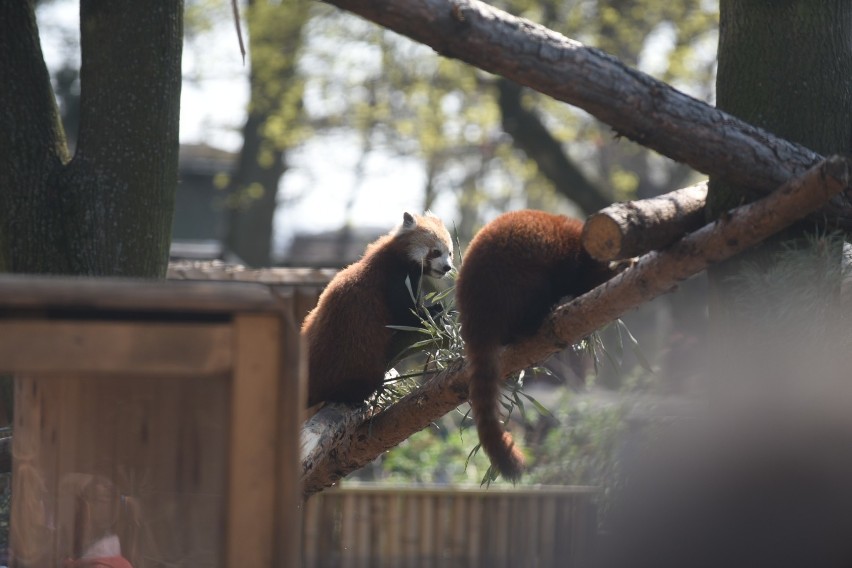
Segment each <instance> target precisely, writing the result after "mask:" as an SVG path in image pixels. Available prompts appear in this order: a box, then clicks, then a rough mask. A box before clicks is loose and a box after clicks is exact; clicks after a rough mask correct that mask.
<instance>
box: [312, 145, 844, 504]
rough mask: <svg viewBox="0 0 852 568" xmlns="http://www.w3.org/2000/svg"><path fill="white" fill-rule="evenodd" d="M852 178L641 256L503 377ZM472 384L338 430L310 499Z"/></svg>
mask: <svg viewBox="0 0 852 568" xmlns="http://www.w3.org/2000/svg"><path fill="white" fill-rule="evenodd" d="M850 180H852V160H849V159H846V158H841V157H832V158H829V159H828V160H826V161H824V162H821V163H819V164H818V165H817V166H815V167H813V168H811V169H809V170H807V171H806V172H805V173H804V174H802V175H801V176H797V177H796V178H794V179H792V180H790V181H788V182H787V183H785V184H783V185H782V186H781V187H779V188H778V189H777V190H776V191H775V192H773V193H771V194H770V195H768V196H767V197H764V198H763V199H759V200H758V201H755V202H754V203H750V204H748V205H743V206H741V207H738V208H736V209H734V210H732V211H730V212H729V213H728V214H726V215H724V216H723V217H722V218H721V219H719V220H718V221H715V222H713V223H710V224H709V225H705V226H704V227H702V228H701V229H699V230H697V231H695V232H693V233H690V234H689V235H687V236H686V237H684V238H683V239H681V240H680V241H678V242H677V243H675V244H674V245H672V246H671V247H669V248H667V249H665V250H663V251H659V252H651V253H649V254H647V255H645V256H643V257H642V258H640V259H639V262H638V263H637V264H636V266H634V267H632V268H630V269H628V270H626V271H624V272H622V273H621V274H619V275H618V276H616V277H615V278H613V279H611V280H609V281H608V282H606V283H604V284H603V285H601V286H598V287H597V288H595V289H594V290H591V291H590V292H588V293H586V294H583V295H582V296H580V297H578V298H576V299H575V300H573V301H571V302H569V303H567V304H564V305H562V306H559V307H557V308H556V309H555V310H554V312H553V313H552V314H551V315H550V317H548V319H547V320H546V321H545V322H544V324H543V325H542V326H541V328H540V329H539V331H538V333H536V335H534V336H533V337H530V338H529V339H527V340H525V341H523V342H521V343H518V344H515V345H510V346H509V347H508V348H506V350H505V351H504V352H503V353H502V355H501V368H502V370H503V373H504V375H509V374H511V373H513V372H515V371H519V370H521V369H524V368H527V367H530V366H531V365H534V364H536V363H538V362H540V361H542V360H543V359H545V358H547V357H548V356H549V355H551V354H553V353H556V352H557V351H559V350H560V349H563V348H565V347H566V346H568V345H570V344H572V343H576V342H578V341H579V340H581V339H582V338H583V337H586V336H588V335H589V334H591V333H592V332H594V331H595V330H596V329H599V328H601V327H602V326H603V325H605V324H607V323H609V322H611V321H613V320H615V319H616V318H618V317H620V316H621V315H623V314H624V313H626V312H628V311H630V310H632V309H634V308H636V307H638V306H640V305H642V304H643V303H645V302H647V301H649V300H651V299H653V298H655V297H657V296H659V295H661V294H664V293H665V292H668V291H670V290H671V289H672V288H674V287H675V286H676V285H677V284H678V283H679V282H681V281H682V280H685V279H686V278H688V277H690V276H692V275H693V274H696V273H698V272H700V271H702V270H704V269H705V268H707V266H708V265H709V264H712V263H715V262H721V261H723V260H725V259H727V258H730V257H731V256H733V255H735V254H737V253H739V252H742V251H744V250H746V249H748V248H751V247H753V246H754V245H756V244H757V243H759V242H760V241H762V240H763V239H765V238H767V237H769V236H771V235H773V234H775V233H777V232H778V231H780V230H781V229H783V228H785V227H787V226H788V225H790V224H791V223H793V222H794V221H796V220H798V219H800V218H801V217H802V216H803V215H807V214H808V213H810V212H812V211H814V210H816V209H818V208H819V207H820V206H821V205H822V204H823V203H825V202H826V201H827V200H829V199H830V198H831V197H832V196H834V195H837V194H838V193H839V192H841V191H843V190H847V189H849V186H850ZM468 381H469V369H468V367H467V365H465V364H464V363H463V362H459V363H457V364H456V365H454V366H452V367H450V368H448V369H446V370H445V371H442V372H441V373H439V374H438V375H436V376H435V377H433V378H432V380H430V381H428V382H426V383H425V384H424V385H423V386H422V387H421V388H419V389H417V390H416V391H414V392H413V393H411V394H409V395H407V396H405V397H403V398H402V399H401V400H400V401H399V402H397V403H395V404H393V405H392V406H390V407H388V408H387V409H385V410H384V411H382V412H380V413H379V414H377V415H376V416H374V417H372V418H371V419H369V420H367V421H366V422H364V423H362V424H360V425H359V426H357V427H354V428H351V429H349V431H348V432H347V433H345V434H343V435H341V432H340V431H339V430H336V431H335V436H336V438H337V439H338V440H341V441H340V443H338V444H337V446H336V447H335V448H334V449H332V450H330V451H327V452H325V453H323V454H322V455H319V456H318V455H312V458H311V463H303V474H304V476H305V477H304V479H303V482H304V488H303V490H304V493H305V496H306V497H307V496H309V495H311V494H312V493H316V492H317V491H321V490H322V489H323V488H325V487H328V486H330V485H332V484H334V483H336V482H337V481H338V480H339V479H340V478H341V477H343V476H345V475H346V474H348V473H349V472H351V471H354V470H356V469H359V468H361V467H363V466H364V465H366V464H367V463H369V462H370V461H372V460H373V459H375V458H376V457H378V456H379V455H381V453H382V452H384V451H386V450H388V449H390V448H392V447H394V446H396V445H397V444H399V443H400V442H402V441H403V440H405V439H406V438H408V437H409V436H410V435H411V434H413V433H415V432H417V431H419V430H422V429H423V428H425V427H427V426H428V425H429V424H430V423H431V422H432V421H434V420H437V419H438V418H440V417H441V416H443V415H444V414H446V413H447V412H450V411H451V410H452V409H454V408H455V407H456V406H458V405H459V404H461V403H463V402H464V401H465V400H467V384H468Z"/></svg>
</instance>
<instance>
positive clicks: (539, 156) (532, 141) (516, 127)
mask: <svg viewBox="0 0 852 568" xmlns="http://www.w3.org/2000/svg"><path fill="white" fill-rule="evenodd" d="M497 92H498V103H499V107H500V116H501V120H502V123H503V130H505V131H506V132H507V133H508V134H510V135H511V136H512V140H513V141H514V143H515V146H516V147H517V148H519V149H520V150H523V151H524V152H525V153H526V154H527V157H528V158H530V159H531V160H533V161H535V163H536V164H537V165H538V168H539V170H541V173H543V174H544V176H545V177H546V178H547V179H548V180H550V183H552V184H553V189H555V190H556V191H557V192H558V193H560V194H561V195H563V196H564V197H566V198H567V199H570V200H571V201H573V202H574V203H576V204H577V205H578V206H579V207H580V208H581V209H582V210H583V211H585V212H586V213H587V214H591V213H594V212H595V211H597V210H598V209H602V208H604V207H606V206H607V205H609V204H610V203H611V202H612V200H611V199H609V198H608V197H605V196H604V195H602V194H601V191H600V189H599V188H598V187H596V186H595V185H594V184H593V183H591V182H590V181H589V180H588V179H587V178H586V176H585V175H584V174H583V172H581V171H580V169H579V168H577V166H576V165H575V164H574V163H573V162H572V161H571V159H570V158H569V157H568V155H567V154H566V153H565V150H563V148H562V144H561V143H560V142H559V140H557V139H556V138H554V137H553V135H552V134H551V133H550V132H549V131H548V130H547V127H545V125H544V124H543V123H542V121H541V119H540V118H539V116H538V115H537V114H536V113H535V112H534V111H532V110H530V109H528V108H525V107H524V105H523V102H522V100H521V99H522V95H523V89H522V87H521V86H520V85H518V84H517V83H515V82H513V81H509V80H508V79H503V78H500V79H498V80H497Z"/></svg>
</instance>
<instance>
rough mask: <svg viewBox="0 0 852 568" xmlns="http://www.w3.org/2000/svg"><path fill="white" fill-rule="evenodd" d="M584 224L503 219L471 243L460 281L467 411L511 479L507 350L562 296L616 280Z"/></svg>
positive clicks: (519, 462) (548, 217)
mask: <svg viewBox="0 0 852 568" xmlns="http://www.w3.org/2000/svg"><path fill="white" fill-rule="evenodd" d="M582 231H583V223H582V221H578V220H576V219H571V218H569V217H565V216H564V215H554V214H551V213H545V212H543V211H532V210H524V211H513V212H510V213H505V214H503V215H501V216H499V217H497V218H496V219H494V220H493V221H491V222H490V223H488V224H487V225H485V227H483V228H482V230H480V231H479V232H478V233H477V234H476V235H475V236H474V238H473V240H472V241H471V242H470V245H469V246H468V249H467V252H466V253H465V256H464V262H463V263H462V266H461V268H460V269H459V277H458V280H457V281H456V307H457V308H458V310H459V318H460V320H461V326H462V327H461V335H462V339H464V342H465V356H466V358H467V361H468V364H469V365H470V373H471V375H470V391H469V399H470V406H471V408H472V410H473V417H474V420H475V422H476V429H477V432H478V433H479V442H480V445H481V446H482V448H483V449H484V450H485V453H486V454H487V455H488V457H489V458H490V459H491V463H492V464H493V465H494V467H496V468H497V470H498V471H499V472H500V473H501V474H502V475H503V477H505V478H507V479H510V480H513V481H514V480H517V479H518V478H519V477H520V475H521V473H522V472H523V469H524V459H523V454H522V453H521V451H520V449H519V448H517V447H516V446H515V444H514V442H513V440H512V436H511V435H510V434H509V433H508V432H506V431H504V429H503V427H502V425H501V422H500V410H499V402H500V387H501V384H502V382H503V372H502V369H501V368H500V359H499V356H500V352H501V350H502V348H503V347H504V346H506V345H509V344H511V343H516V342H518V341H519V340H520V339H523V338H524V337H527V336H530V335H533V334H534V333H535V332H536V331H537V330H538V328H539V327H540V326H541V324H542V322H543V321H544V318H545V317H546V316H547V314H548V313H550V310H551V309H552V308H553V307H554V305H555V304H556V303H557V302H558V301H559V299H560V298H563V297H565V296H579V295H580V294H583V293H585V292H588V291H589V290H591V289H592V288H594V287H595V286H597V285H598V284H601V283H603V282H605V281H606V280H608V279H609V278H610V277H612V276H613V275H614V274H615V272H617V270H613V269H611V268H610V267H609V265H608V264H607V263H603V262H599V261H597V260H595V259H593V258H592V257H591V256H589V254H588V253H587V252H586V251H585V249H584V248H583V245H582V243H581V241H580V235H581V233H582Z"/></svg>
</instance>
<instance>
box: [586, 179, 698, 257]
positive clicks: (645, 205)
mask: <svg viewBox="0 0 852 568" xmlns="http://www.w3.org/2000/svg"><path fill="white" fill-rule="evenodd" d="M706 200H707V182H706V181H702V182H700V183H697V184H695V185H691V186H689V187H685V188H683V189H678V190H677V191H672V192H671V193H666V194H665V195H660V196H658V197H652V198H650V199H640V200H638V201H625V202H623V203H613V204H612V205H610V206H609V207H606V208H605V209H601V210H600V211H598V212H597V213H594V214H593V215H591V216H590V217H589V218H588V219H587V220H586V224H585V225H584V227H583V246H584V247H585V248H586V250H587V251H588V252H589V254H590V255H592V256H593V257H595V258H597V259H598V260H618V259H622V258H631V257H634V256H639V255H640V254H645V253H646V252H648V251H652V250H659V249H661V248H663V247H665V246H667V245H670V244H672V243H673V242H675V241H676V240H678V239H679V238H681V237H682V236H684V235H685V234H687V233H689V232H691V231H694V230H695V229H698V228H699V227H701V226H702V225H703V224H704V222H705V218H704V203H705V201H706Z"/></svg>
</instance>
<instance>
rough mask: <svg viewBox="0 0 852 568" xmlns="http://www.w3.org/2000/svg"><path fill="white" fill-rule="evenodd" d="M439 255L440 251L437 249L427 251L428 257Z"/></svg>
mask: <svg viewBox="0 0 852 568" xmlns="http://www.w3.org/2000/svg"><path fill="white" fill-rule="evenodd" d="M439 256H441V251H439V250H438V249H432V252H430V253H429V258H438V257H439Z"/></svg>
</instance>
